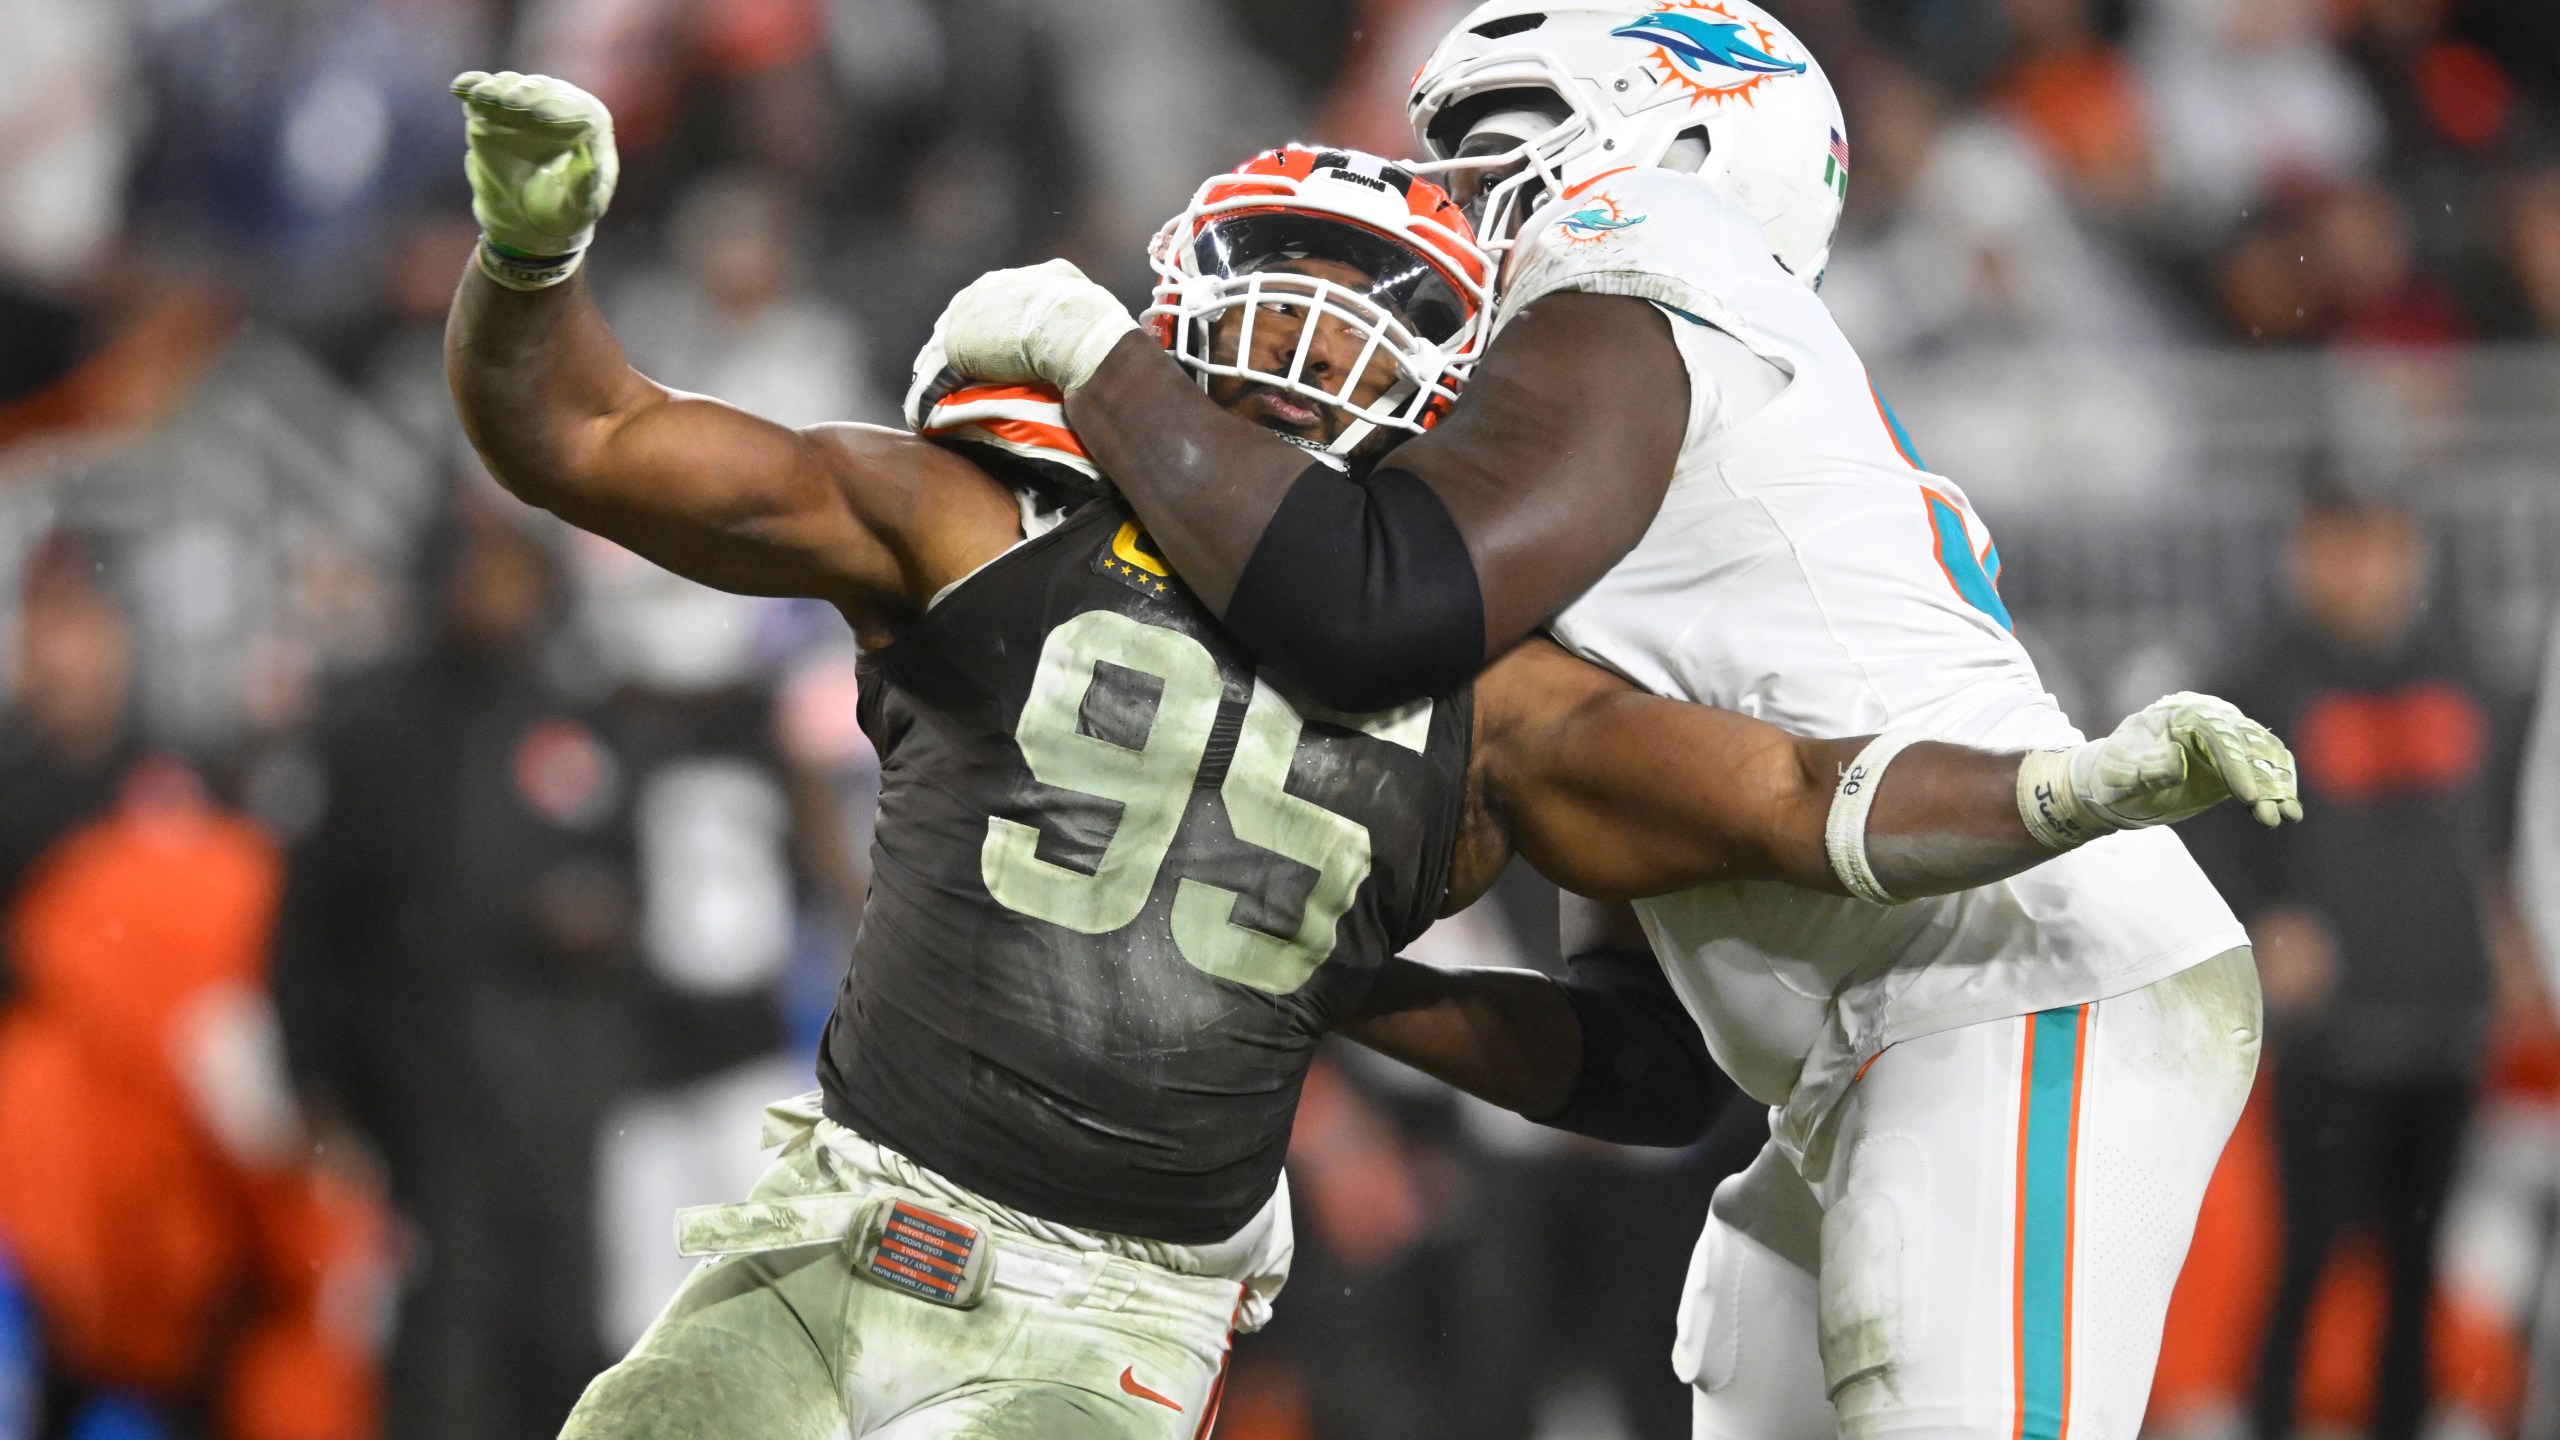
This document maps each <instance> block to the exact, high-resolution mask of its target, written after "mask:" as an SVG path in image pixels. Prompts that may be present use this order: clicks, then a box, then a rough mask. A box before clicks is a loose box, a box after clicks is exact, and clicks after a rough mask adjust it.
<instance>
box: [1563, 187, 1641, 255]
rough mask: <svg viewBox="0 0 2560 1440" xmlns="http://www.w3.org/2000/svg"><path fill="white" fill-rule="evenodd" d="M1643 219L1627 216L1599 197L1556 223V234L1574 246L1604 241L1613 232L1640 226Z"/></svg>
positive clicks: (1605, 197) (1636, 216)
mask: <svg viewBox="0 0 2560 1440" xmlns="http://www.w3.org/2000/svg"><path fill="white" fill-rule="evenodd" d="M1643 223H1644V217H1643V216H1641V215H1629V214H1626V213H1624V212H1622V211H1621V210H1619V209H1618V202H1617V201H1615V200H1612V199H1610V198H1608V197H1607V196H1605V195H1604V196H1601V197H1600V198H1599V199H1598V200H1596V201H1594V202H1593V203H1591V204H1589V205H1585V206H1583V207H1582V208H1581V209H1579V210H1576V211H1574V212H1573V213H1572V214H1570V215H1567V216H1565V217H1564V218H1563V219H1560V220H1558V221H1557V222H1556V233H1557V234H1558V235H1561V236H1563V237H1564V238H1565V239H1566V240H1568V241H1571V242H1572V243H1574V244H1576V245H1588V244H1591V243H1592V242H1594V241H1599V240H1606V239H1608V238H1609V236H1610V234H1611V233H1612V232H1614V231H1618V230H1624V229H1626V228H1628V227H1629V226H1632V225H1641V224H1643Z"/></svg>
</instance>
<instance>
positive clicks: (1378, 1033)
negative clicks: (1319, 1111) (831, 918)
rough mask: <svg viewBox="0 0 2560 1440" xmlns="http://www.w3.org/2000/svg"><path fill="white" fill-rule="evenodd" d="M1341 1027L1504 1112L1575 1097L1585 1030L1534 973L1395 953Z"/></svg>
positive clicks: (1554, 1105)
mask: <svg viewBox="0 0 2560 1440" xmlns="http://www.w3.org/2000/svg"><path fill="white" fill-rule="evenodd" d="M1341 1030H1342V1033H1343V1034H1344V1035H1345V1036H1348V1037H1349V1038H1351V1039H1353V1040H1356V1041H1358V1042H1359V1043H1361V1044H1363V1045H1366V1046H1368V1047H1369V1048H1370V1049H1372V1050H1375V1051H1377V1052H1378V1053H1379V1054H1381V1055H1385V1056H1387V1057H1388V1058H1390V1059H1394V1060H1401V1061H1403V1062H1404V1063H1405V1064H1407V1065H1410V1066H1412V1067H1413V1068H1414V1069H1416V1070H1419V1071H1421V1072H1422V1073H1424V1074H1425V1075H1429V1076H1431V1077H1432V1078H1433V1079H1435V1080H1438V1081H1441V1082H1442V1083H1444V1084H1447V1085H1450V1086H1453V1087H1455V1088H1457V1089H1460V1090H1464V1091H1465V1092H1467V1093H1468V1094H1470V1095H1473V1096H1475V1097H1476V1098H1478V1099H1480V1100H1484V1101H1487V1102H1489V1103H1491V1104H1495V1105H1499V1106H1501V1107H1502V1108H1503V1109H1505V1110H1513V1111H1517V1112H1519V1113H1521V1114H1523V1115H1528V1116H1532V1117H1535V1116H1542V1115H1551V1114H1554V1113H1555V1112H1556V1111H1558V1110H1561V1109H1563V1108H1564V1106H1565V1102H1566V1101H1567V1100H1568V1099H1569V1098H1570V1097H1571V1095H1572V1094H1573V1088H1574V1079H1575V1076H1576V1074H1577V1072H1578V1070H1579V1067H1580V1066H1581V1063H1582V1042H1581V1027H1580V1024H1579V1023H1578V1022H1577V1021H1576V1020H1575V1018H1574V1011H1573V1003H1572V1001H1571V1000H1569V999H1568V998H1567V997H1566V995H1565V993H1564V990H1563V989H1562V987H1560V986H1558V985H1557V984H1556V982H1555V981H1553V980H1550V979H1548V978H1547V977H1546V976H1544V975H1541V974H1539V973H1538V972H1536V971H1534V970H1507V969H1496V968H1466V969H1451V970H1442V969H1435V968H1433V967H1431V966H1428V965H1423V964H1419V963H1417V962H1415V961H1412V960H1407V959H1405V958H1403V957H1402V956H1398V957H1396V958H1394V959H1391V960H1389V961H1388V962H1387V963H1386V964H1385V965H1384V966H1383V967H1381V968H1380V970H1379V972H1378V978H1377V981H1376V982H1375V983H1374V984H1373V985H1372V986H1371V987H1370V990H1369V995H1368V997H1367V999H1366V1000H1365V1001H1364V1002H1363V1004H1362V1007H1361V1011H1360V1014H1359V1016H1358V1018H1356V1019H1353V1020H1352V1021H1350V1022H1349V1023H1347V1024H1345V1025H1343V1026H1342V1027H1341Z"/></svg>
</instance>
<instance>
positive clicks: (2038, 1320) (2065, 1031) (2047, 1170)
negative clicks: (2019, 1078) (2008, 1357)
mask: <svg viewBox="0 0 2560 1440" xmlns="http://www.w3.org/2000/svg"><path fill="white" fill-rule="evenodd" d="M2085 1008H2086V1007H2083V1006H2077V1005H2075V1006H2071V1007H2069V1008H2067V1009H2062V1010H2045V1011H2041V1012H2039V1013H2037V1014H2035V1015H2032V1016H2029V1017H2028V1019H2027V1023H2028V1024H2029V1025H2030V1026H2032V1027H2033V1036H2034V1040H2033V1043H2034V1051H2033V1056H2032V1059H2031V1061H2030V1068H2029V1070H2028V1073H2027V1094H2026V1100H2025V1103H2024V1104H2023V1105H2022V1106H2021V1110H2022V1112H2023V1115H2022V1123H2023V1124H2024V1125H2025V1126H2026V1132H2027V1133H2026V1136H2025V1138H2024V1139H2022V1140H2021V1141H2020V1142H2019V1146H2018V1150H2019V1160H2020V1164H2021V1166H2022V1169H2023V1173H2022V1174H2021V1175H2020V1176H2019V1177H2018V1206H2019V1216H2018V1245H2019V1251H2018V1365H2019V1372H2018V1399H2019V1403H2020V1404H2021V1405H2022V1406H2023V1407H2024V1409H2023V1413H2021V1415H2020V1416H2019V1421H2018V1440H2062V1425H2063V1415H2064V1409H2065V1406H2066V1405H2067V1404H2068V1403H2069V1400H2070V1394H2069V1375H2070V1372H2069V1369H2068V1360H2067V1358H2066V1353H2065V1352H2066V1349H2067V1347H2068V1346H2069V1344H2070V1340H2071V1336H2070V1320H2071V1309H2070V1284H2071V1276H2070V1268H2071V1220H2072V1215H2071V1202H2072V1196H2071V1171H2072V1164H2071V1159H2072V1150H2073V1148H2074V1147H2075V1145H2076V1144H2077V1143H2078V1136H2077V1135H2076V1134H2075V1133H2074V1131H2075V1130H2076V1129H2077V1127H2078V1124H2079V1110H2080V1094H2079V1090H2080V1017H2081V1012H2082V1010H2083V1009H2085Z"/></svg>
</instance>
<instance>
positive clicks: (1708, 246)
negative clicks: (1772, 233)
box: [1494, 167, 1811, 329]
mask: <svg viewBox="0 0 2560 1440" xmlns="http://www.w3.org/2000/svg"><path fill="white" fill-rule="evenodd" d="M1504 272H1505V273H1504V275H1503V286H1502V290H1503V294H1502V305H1501V309H1500V310H1499V312H1498V313H1497V314H1496V317H1495V321H1494V323H1495V326H1496V328H1497V329H1498V328H1500V327H1501V326H1502V325H1504V324H1507V323H1509V321H1510V319H1511V317H1512V316H1513V315H1514V314H1517V313H1518V312H1519V311H1520V310H1521V309H1522V308H1523V307H1525V306H1527V305H1528V304H1530V303H1531V302H1532V301H1535V300H1537V299H1539V298H1540V297H1542V296H1546V295H1552V294H1555V293H1556V292H1557V291H1560V290H1584V291H1591V292H1594V293H1598V294H1610V295H1632V296H1636V297H1638V298H1641V299H1647V300H1652V301H1655V302H1657V303H1660V304H1664V305H1669V306H1672V307H1674V308H1676V309H1680V310H1685V311H1688V312H1690V313H1691V314H1694V315H1696V316H1698V317H1699V318H1700V319H1703V320H1706V321H1707V322H1709V323H1711V324H1715V325H1718V326H1719V327H1721V328H1725V329H1733V328H1735V323H1733V322H1736V321H1738V320H1739V318H1740V316H1741V315H1742V314H1745V313H1748V312H1749V311H1750V310H1752V309H1753V308H1755V301H1756V300H1757V299H1758V298H1759V297H1758V296H1756V295H1755V293H1754V292H1756V291H1759V290H1761V289H1762V288H1763V287H1770V288H1771V297H1770V298H1773V299H1774V298H1776V297H1778V296H1781V295H1785V296H1786V298H1787V299H1789V300H1792V299H1794V298H1795V297H1794V296H1792V295H1786V292H1787V291H1789V290H1792V291H1796V292H1801V293H1802V294H1805V295H1810V294H1811V292H1810V291H1807V290H1806V289H1805V287H1804V286H1803V285H1802V284H1800V283H1799V282H1798V281H1797V280H1796V279H1795V277H1793V276H1791V275H1789V274H1788V273H1787V272H1786V270H1785V268H1784V267H1782V266H1781V265H1779V264H1778V262H1777V260H1776V259H1775V258H1773V257H1772V256H1771V255H1770V253H1769V242H1768V237H1767V235H1766V233H1765V232H1763V231H1762V229H1761V227H1760V222H1758V221H1757V220H1754V219H1753V218H1751V215H1750V212H1748V211H1746V210H1744V209H1743V208H1742V207H1741V206H1739V205H1737V204H1735V203H1734V202H1732V201H1731V200H1728V199H1726V198H1725V197H1724V196H1722V195H1719V194H1717V193H1716V192H1715V191H1714V190H1713V189H1711V188H1709V187H1708V186H1707V184H1706V183H1705V182H1704V181H1701V180H1699V179H1697V178H1696V177H1695V176H1691V175H1684V174H1682V173H1680V172H1679V171H1676V170H1663V169H1659V168H1651V167H1644V168H1629V169H1627V170H1624V171H1618V172H1614V173H1606V174H1602V175H1598V176H1595V177H1593V178H1592V179H1590V180H1587V181H1585V182H1583V184H1582V186H1581V187H1580V188H1579V189H1577V190H1576V191H1574V192H1572V193H1569V194H1567V195H1565V196H1563V197H1560V198H1558V199H1556V200H1553V201H1550V202H1548V204H1547V205H1546V206H1545V207H1543V208H1542V209H1540V210H1539V211H1538V213H1537V214H1535V215H1533V216H1531V217H1530V218H1529V221H1528V223H1527V224H1525V225H1523V226H1522V227H1521V230H1520V240H1519V243H1518V244H1516V245H1515V246H1513V247H1512V251H1511V255H1510V257H1509V262H1508V263H1507V264H1506V265H1505V267H1504ZM1776 287H1785V288H1784V289H1778V288H1776Z"/></svg>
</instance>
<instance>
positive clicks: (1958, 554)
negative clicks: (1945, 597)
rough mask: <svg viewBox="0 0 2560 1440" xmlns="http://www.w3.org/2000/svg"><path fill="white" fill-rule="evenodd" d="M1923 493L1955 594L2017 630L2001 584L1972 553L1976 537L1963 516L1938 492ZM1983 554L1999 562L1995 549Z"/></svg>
mask: <svg viewBox="0 0 2560 1440" xmlns="http://www.w3.org/2000/svg"><path fill="white" fill-rule="evenodd" d="M1920 493H1921V496H1922V498H1923V499H1925V500H1927V501H1928V504H1929V525H1930V528H1931V529H1932V530H1933V531H1935V532H1936V535H1937V542H1938V564H1939V566H1940V568H1942V569H1944V570H1945V571H1946V572H1947V583H1948V584H1950V585H1953V586H1954V587H1956V594H1958V595H1960V596H1962V597H1964V602H1965V603H1966V604H1968V605H1971V606H1972V607H1973V608H1974V609H1976V610H1979V611H1981V612H1982V613H1983V614H1985V615H1988V616H1990V617H1991V620H1992V623H1993V624H1996V625H1998V626H1999V627H2000V628H2001V629H2003V630H2007V631H2009V632H2011V633H2013V634H2014V633H2016V631H2017V628H2018V622H2017V621H2015V620H2013V619H2011V618H2009V606H2008V602H2006V601H2004V600H2002V599H2001V598H2000V589H1999V586H1997V585H1996V584H1994V583H1993V582H1992V579H1991V576H1990V575H1989V574H1988V573H1985V571H1984V570H1983V568H1982V560H1981V559H1980V558H1979V557H1977V556H1976V555H1975V554H1974V553H1973V537H1972V535H1971V534H1969V533H1968V532H1967V531H1966V530H1965V527H1964V517H1963V516H1962V515H1959V514H1957V513H1956V507H1954V506H1953V505H1950V504H1948V503H1947V502H1946V501H1944V500H1941V499H1939V498H1938V497H1937V496H1936V495H1935V494H1932V493H1931V492H1929V491H1926V490H1923V491H1922V492H1920ZM1984 554H1986V555H1989V556H1990V557H1991V563H1992V564H1994V565H1997V564H1999V563H2000V561H1999V552H1998V551H1997V550H1996V549H1993V550H1987V551H1985V552H1984Z"/></svg>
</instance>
